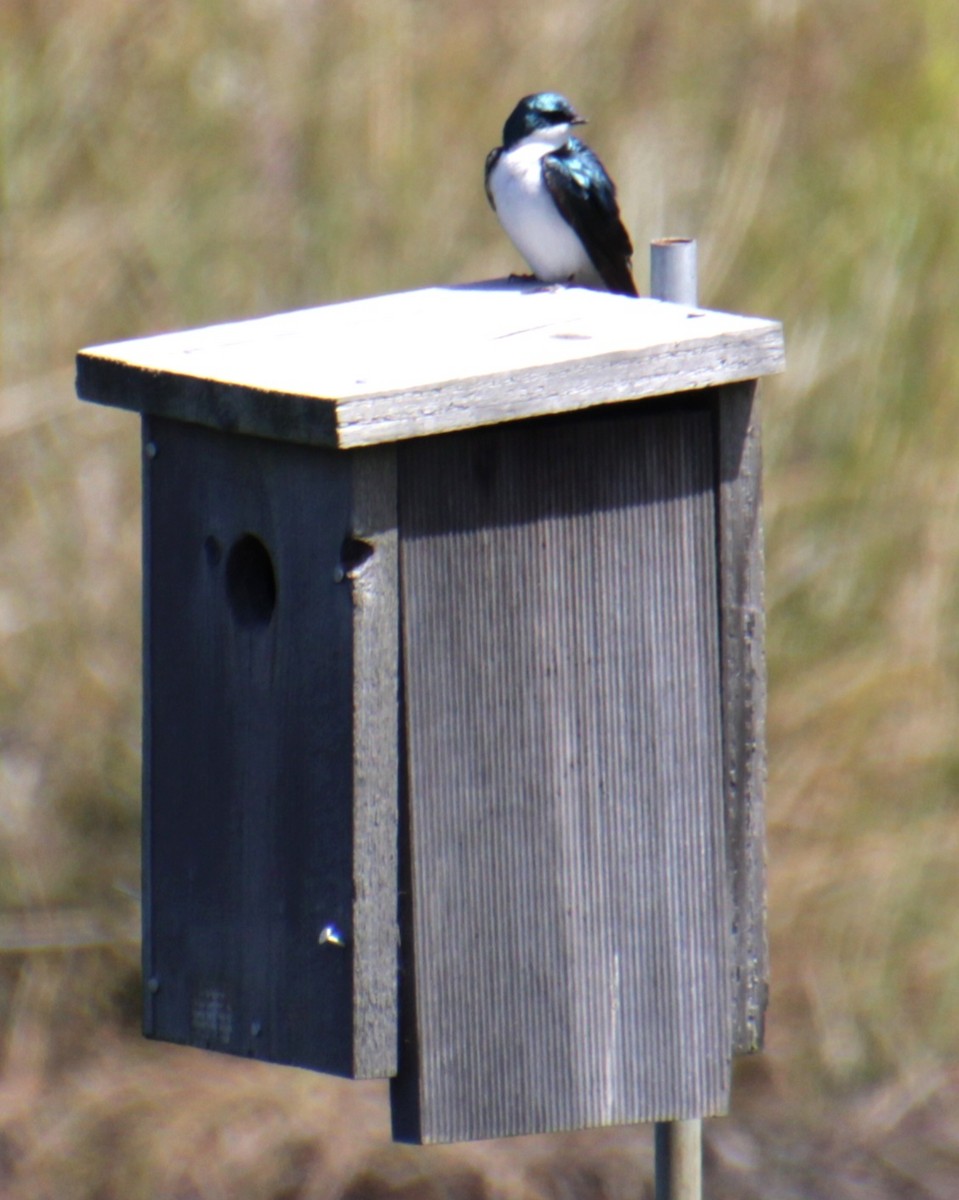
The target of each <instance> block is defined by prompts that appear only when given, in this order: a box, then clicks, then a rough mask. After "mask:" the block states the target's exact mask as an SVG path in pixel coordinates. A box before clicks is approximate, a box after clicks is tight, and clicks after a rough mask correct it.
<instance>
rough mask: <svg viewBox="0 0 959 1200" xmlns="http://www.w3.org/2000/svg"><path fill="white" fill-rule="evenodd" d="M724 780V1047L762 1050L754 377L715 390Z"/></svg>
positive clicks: (762, 705) (762, 728)
mask: <svg viewBox="0 0 959 1200" xmlns="http://www.w3.org/2000/svg"><path fill="white" fill-rule="evenodd" d="M716 414H717V430H718V435H717V436H718V449H719V476H720V486H719V561H720V610H721V612H720V615H721V629H722V680H723V744H724V786H725V791H726V833H727V846H728V860H729V886H730V897H731V902H732V930H733V956H732V964H731V965H732V971H733V978H732V991H733V1051H734V1053H737V1054H743V1053H748V1052H750V1051H754V1050H759V1049H761V1048H762V1042H763V1025H764V1020H765V1014H766V1003H767V995H768V971H769V964H768V951H767V945H766V863H765V817H764V789H765V782H766V661H765V637H764V634H765V617H764V607H763V530H762V508H761V505H762V448H761V443H760V429H759V405H758V401H757V399H756V383H755V382H752V383H744V384H739V385H737V386H735V387H729V388H722V389H721V390H719V391H718V393H717V407H716Z"/></svg>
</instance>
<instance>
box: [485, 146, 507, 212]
mask: <svg viewBox="0 0 959 1200" xmlns="http://www.w3.org/2000/svg"><path fill="white" fill-rule="evenodd" d="M502 153H503V147H502V146H497V147H496V149H495V150H491V151H490V152H489V154H487V156H486V171H485V173H484V175H483V182H484V184H485V185H486V199H487V200H488V201H489V203H490V208H491V209H492V210H493V212H496V201H495V200H494V199H493V193H492V192H491V191H490V186H489V177H490V175H491V174H492V173H493V168H494V167H495V166H496V164H497V163H498V162H499V156H500V155H501V154H502Z"/></svg>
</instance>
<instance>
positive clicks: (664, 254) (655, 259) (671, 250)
mask: <svg viewBox="0 0 959 1200" xmlns="http://www.w3.org/2000/svg"><path fill="white" fill-rule="evenodd" d="M649 294H650V295H651V296H652V298H653V299H654V300H669V301H671V302H672V303H673V304H686V305H688V306H689V307H690V308H695V307H696V305H697V304H698V303H699V298H698V297H699V281H698V277H697V268H696V239H695V238H660V239H659V240H658V241H655V242H652V243H651V244H650V248H649Z"/></svg>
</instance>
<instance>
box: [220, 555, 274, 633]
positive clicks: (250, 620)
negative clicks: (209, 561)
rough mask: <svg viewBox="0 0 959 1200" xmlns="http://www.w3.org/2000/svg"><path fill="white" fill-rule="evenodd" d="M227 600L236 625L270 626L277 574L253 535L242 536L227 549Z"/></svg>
mask: <svg viewBox="0 0 959 1200" xmlns="http://www.w3.org/2000/svg"><path fill="white" fill-rule="evenodd" d="M226 597H227V600H228V601H229V604H230V611H231V612H232V613H233V616H234V618H235V619H236V622H237V624H238V625H242V626H243V627H244V628H245V629H255V628H258V627H260V626H263V625H269V623H270V620H271V618H272V616H273V610H274V608H276V572H275V571H274V570H273V560H272V559H271V558H270V552H269V550H267V548H266V546H264V545H263V543H262V542H261V541H260V539H259V538H258V537H256V536H255V535H254V534H252V533H244V534H243V536H242V537H240V538H237V540H236V541H235V542H234V543H233V545H232V546H231V547H230V553H229V554H228V555H227V560H226Z"/></svg>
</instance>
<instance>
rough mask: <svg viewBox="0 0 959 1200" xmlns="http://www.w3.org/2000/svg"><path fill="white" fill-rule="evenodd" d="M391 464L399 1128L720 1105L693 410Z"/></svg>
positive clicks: (706, 425) (704, 606)
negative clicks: (398, 690) (408, 927)
mask: <svg viewBox="0 0 959 1200" xmlns="http://www.w3.org/2000/svg"><path fill="white" fill-rule="evenodd" d="M398 453H399V463H400V506H401V507H400V528H401V538H402V541H401V545H402V605H403V623H402V624H403V638H404V643H403V644H404V659H405V679H406V684H405V686H406V722H407V724H406V731H407V744H408V751H409V770H408V778H409V788H410V794H409V821H410V830H409V834H410V855H411V888H412V908H413V912H412V938H413V942H412V946H405V947H404V959H408V957H409V955H410V954H411V953H412V954H413V956H414V959H415V962H414V974H415V989H414V992H415V1004H414V1009H413V1011H409V1010H408V1011H407V1012H406V1015H405V1021H406V1023H407V1028H406V1030H405V1033H406V1034H407V1035H408V1036H415V1039H416V1041H417V1042H418V1047H419V1058H418V1064H414V1063H410V1062H406V1061H404V1062H401V1075H403V1074H404V1072H408V1071H418V1077H417V1079H416V1081H415V1084H412V1085H411V1084H410V1081H409V1079H406V1080H405V1083H403V1084H402V1086H400V1087H399V1088H398V1093H397V1094H402V1095H403V1096H404V1097H405V1106H406V1107H405V1109H404V1111H401V1112H399V1113H398V1115H397V1119H396V1126H397V1130H398V1132H399V1133H400V1134H405V1135H407V1136H415V1137H417V1138H419V1139H421V1140H424V1141H448V1140H456V1139H460V1138H477V1137H492V1136H499V1135H503V1134H512V1133H522V1132H527V1131H542V1130H549V1129H562V1128H574V1127H578V1126H588V1125H606V1124H615V1123H623V1122H629V1121H641V1120H653V1119H660V1118H666V1117H686V1116H698V1115H702V1114H705V1113H710V1112H717V1111H722V1110H723V1109H724V1107H725V1103H726V1097H727V1090H728V1060H729V1024H730V1014H729V995H728V963H727V923H728V914H727V912H726V909H725V894H726V892H725V885H724V876H725V870H726V866H725V843H724V837H723V798H722V778H721V728H720V704H719V695H720V691H719V648H718V628H719V622H718V613H717V595H718V584H717V578H716V563H715V557H716V551H715V530H716V514H715V488H714V470H715V459H714V442H713V436H712V423H711V418H710V415H709V413H708V411H705V410H702V409H699V410H695V409H693V410H690V409H688V408H683V409H680V410H678V411H674V412H659V413H654V412H648V413H643V414H635V413H634V414H632V415H628V416H626V417H622V416H621V417H620V419H617V420H608V419H603V418H601V417H600V418H593V419H583V420H573V421H567V422H565V423H563V424H555V425H536V426H534V425H529V426H523V427H516V426H514V427H512V428H510V429H509V430H508V431H505V430H504V431H495V430H494V431H489V432H477V433H474V434H469V435H455V436H452V437H446V438H434V439H430V440H428V441H423V442H414V443H410V444H408V445H406V446H401V447H399V448H398ZM410 1022H413V1023H414V1024H415V1029H414V1030H413V1031H410V1029H409V1023H410ZM411 1096H412V1100H411V1099H410V1097H411Z"/></svg>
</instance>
